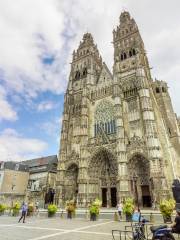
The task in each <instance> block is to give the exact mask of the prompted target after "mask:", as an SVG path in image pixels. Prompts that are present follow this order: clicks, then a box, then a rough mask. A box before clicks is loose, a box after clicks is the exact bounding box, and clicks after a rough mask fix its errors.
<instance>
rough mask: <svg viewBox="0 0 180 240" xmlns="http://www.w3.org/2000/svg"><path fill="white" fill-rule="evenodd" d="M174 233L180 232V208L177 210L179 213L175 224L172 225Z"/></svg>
mask: <svg viewBox="0 0 180 240" xmlns="http://www.w3.org/2000/svg"><path fill="white" fill-rule="evenodd" d="M172 232H173V233H180V210H177V215H176V217H175V220H174V224H173V225H172Z"/></svg>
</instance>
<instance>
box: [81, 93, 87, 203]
mask: <svg viewBox="0 0 180 240" xmlns="http://www.w3.org/2000/svg"><path fill="white" fill-rule="evenodd" d="M87 101H88V99H87V89H86V88H84V89H83V94H82V104H81V109H82V110H81V125H80V132H79V136H80V139H81V140H80V145H81V146H80V163H79V176H78V185H79V192H78V199H79V203H80V205H81V207H86V206H87V202H88V200H87V192H88V189H87V187H88V183H87V171H88V166H87V164H88V157H89V153H88V150H87V145H88V106H87Z"/></svg>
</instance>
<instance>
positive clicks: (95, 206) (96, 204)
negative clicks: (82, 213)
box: [89, 199, 102, 221]
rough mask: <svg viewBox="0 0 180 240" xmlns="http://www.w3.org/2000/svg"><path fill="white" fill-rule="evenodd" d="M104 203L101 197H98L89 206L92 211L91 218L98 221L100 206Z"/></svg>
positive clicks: (90, 211)
mask: <svg viewBox="0 0 180 240" xmlns="http://www.w3.org/2000/svg"><path fill="white" fill-rule="evenodd" d="M101 205H102V202H101V201H100V200H99V199H96V200H95V201H94V202H92V204H91V205H90V207H89V213H90V220H91V221H96V220H97V217H98V215H99V212H100V207H101Z"/></svg>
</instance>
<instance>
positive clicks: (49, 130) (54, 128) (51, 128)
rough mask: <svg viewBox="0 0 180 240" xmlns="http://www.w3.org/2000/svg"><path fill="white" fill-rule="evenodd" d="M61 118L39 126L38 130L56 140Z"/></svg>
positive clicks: (58, 134) (59, 130)
mask: <svg viewBox="0 0 180 240" xmlns="http://www.w3.org/2000/svg"><path fill="white" fill-rule="evenodd" d="M61 125H62V118H60V119H59V118H54V119H52V121H47V122H44V123H42V124H41V126H40V128H41V129H42V130H43V131H44V132H45V133H46V134H47V135H49V136H50V137H52V138H58V139H59V136H60V132H61Z"/></svg>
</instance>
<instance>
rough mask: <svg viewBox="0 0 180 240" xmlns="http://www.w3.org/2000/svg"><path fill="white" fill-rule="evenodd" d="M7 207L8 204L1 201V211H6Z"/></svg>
mask: <svg viewBox="0 0 180 240" xmlns="http://www.w3.org/2000/svg"><path fill="white" fill-rule="evenodd" d="M6 209H7V206H6V205H5V204H2V203H0V213H4V211H5V210H6Z"/></svg>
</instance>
